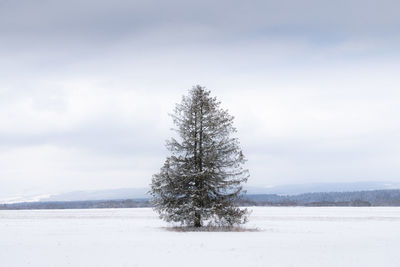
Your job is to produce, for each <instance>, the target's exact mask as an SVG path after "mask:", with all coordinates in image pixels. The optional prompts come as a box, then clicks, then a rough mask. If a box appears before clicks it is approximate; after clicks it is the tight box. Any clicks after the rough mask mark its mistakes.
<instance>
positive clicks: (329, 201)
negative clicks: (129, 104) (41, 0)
mask: <svg viewBox="0 0 400 267" xmlns="http://www.w3.org/2000/svg"><path fill="white" fill-rule="evenodd" d="M238 205H240V206H400V190H399V189H392V190H372V191H357V192H328V193H306V194H299V195H276V194H248V195H245V196H243V198H242V199H241V200H240V201H239V202H238ZM136 207H151V204H150V202H149V199H148V198H144V199H125V200H89V201H44V202H24V203H13V204H0V210H1V209H3V210H10V209H17V210H18V209H92V208H136Z"/></svg>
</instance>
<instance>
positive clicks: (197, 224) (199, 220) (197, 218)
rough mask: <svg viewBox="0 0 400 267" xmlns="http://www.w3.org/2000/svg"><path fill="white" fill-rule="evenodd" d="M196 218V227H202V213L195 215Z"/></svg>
mask: <svg viewBox="0 0 400 267" xmlns="http://www.w3.org/2000/svg"><path fill="white" fill-rule="evenodd" d="M194 217H195V219H194V227H201V216H200V213H197V212H196V213H195V214H194Z"/></svg>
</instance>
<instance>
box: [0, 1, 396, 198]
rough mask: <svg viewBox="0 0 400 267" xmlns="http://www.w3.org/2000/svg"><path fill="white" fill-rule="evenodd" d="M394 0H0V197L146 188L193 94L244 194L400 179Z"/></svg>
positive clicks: (158, 166)
mask: <svg viewBox="0 0 400 267" xmlns="http://www.w3.org/2000/svg"><path fill="white" fill-rule="evenodd" d="M399 10H400V3H399V2H398V1H397V0H393V1H385V0H379V1H378V0H374V1H371V0H337V1H331V0H313V1H304V0H302V1H298V0H279V1H278V0H275V1H266V0H262V1H207V0H206V1H149V0H143V1H121V0H113V1H111V0H110V1H103V0H96V1H94V0H93V1H91V0H89V1H88V0H85V1H82V0H69V1H46V0H40V1H39V0H16V1H7V0H0V197H7V196H13V195H28V194H41V193H58V192H68V191H72V190H88V189H108V188H123V187H145V186H147V185H148V184H149V183H150V180H151V176H152V174H154V173H156V172H157V171H158V170H159V168H160V167H161V165H162V163H163V161H164V159H165V156H166V155H167V154H168V151H167V150H166V149H165V147H164V144H165V140H166V139H168V138H169V137H171V136H172V135H173V132H171V131H170V130H169V129H170V128H171V127H172V123H171V118H170V117H169V116H168V113H169V112H171V111H172V110H173V108H174V105H175V103H177V102H179V101H180V99H181V96H182V95H183V94H186V93H187V90H188V89H190V88H191V86H192V85H195V84H200V85H203V86H206V87H207V88H208V89H210V90H211V91H212V94H213V95H214V96H217V98H218V99H219V100H220V101H222V106H223V108H227V109H229V111H230V113H231V114H232V115H234V116H235V126H236V127H237V129H238V137H239V138H240V141H241V145H242V148H243V150H244V153H245V155H246V156H247V159H248V162H247V167H248V168H249V170H250V174H251V177H250V179H249V182H248V184H249V185H261V186H273V185H281V184H292V183H308V182H355V181H393V182H400V164H399V162H400V131H399V130H400V124H399V115H400V50H399V47H400V16H399V13H398V12H399Z"/></svg>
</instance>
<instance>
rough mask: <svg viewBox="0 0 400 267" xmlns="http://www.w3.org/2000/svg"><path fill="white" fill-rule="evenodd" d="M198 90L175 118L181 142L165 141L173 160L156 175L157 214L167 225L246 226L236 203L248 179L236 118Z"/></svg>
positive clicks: (207, 93)
mask: <svg viewBox="0 0 400 267" xmlns="http://www.w3.org/2000/svg"><path fill="white" fill-rule="evenodd" d="M220 104H221V103H220V102H219V101H217V99H216V98H215V97H211V96H210V91H208V90H206V89H205V88H204V87H201V86H199V85H197V86H194V87H193V88H192V89H191V90H189V95H188V96H183V98H182V102H181V103H180V104H177V105H176V108H175V110H174V114H171V116H172V118H173V121H174V124H175V126H176V128H175V129H174V130H175V131H176V132H177V133H178V135H179V138H177V139H175V138H171V139H170V140H169V141H167V148H168V150H169V151H170V152H171V155H170V156H169V157H167V159H166V160H165V163H164V166H163V167H162V168H161V170H160V172H159V173H157V174H155V175H153V178H152V184H151V190H150V194H151V195H152V203H153V205H154V209H155V210H156V211H157V212H158V213H159V214H160V217H161V218H162V219H164V220H166V221H168V222H172V221H173V222H180V223H181V224H182V225H186V226H194V227H201V226H204V225H205V224H206V223H207V224H208V225H216V226H232V225H235V224H242V223H245V222H246V221H247V210H246V209H240V208H239V207H237V205H236V201H237V200H238V199H239V198H240V197H241V195H242V194H243V191H242V183H244V182H246V181H247V179H248V177H249V173H248V170H246V169H244V168H243V164H244V163H245V158H244V156H243V153H242V150H241V149H240V147H239V141H238V139H237V138H235V137H232V136H231V135H232V134H233V133H235V132H236V129H235V128H234V127H233V119H234V118H233V116H231V115H229V114H228V112H227V110H223V109H222V108H220Z"/></svg>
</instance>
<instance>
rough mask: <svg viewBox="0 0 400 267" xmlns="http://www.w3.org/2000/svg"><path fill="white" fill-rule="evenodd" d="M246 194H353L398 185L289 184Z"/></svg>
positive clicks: (396, 184) (248, 188) (257, 188)
mask: <svg viewBox="0 0 400 267" xmlns="http://www.w3.org/2000/svg"><path fill="white" fill-rule="evenodd" d="M246 189H247V192H248V194H277V195H299V194H305V193H319V192H355V191H369V190H390V189H400V183H395V182H374V181H372V182H353V183H307V184H290V185H279V186H272V187H254V186H253V187H252V186H249V187H247V188H246Z"/></svg>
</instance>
